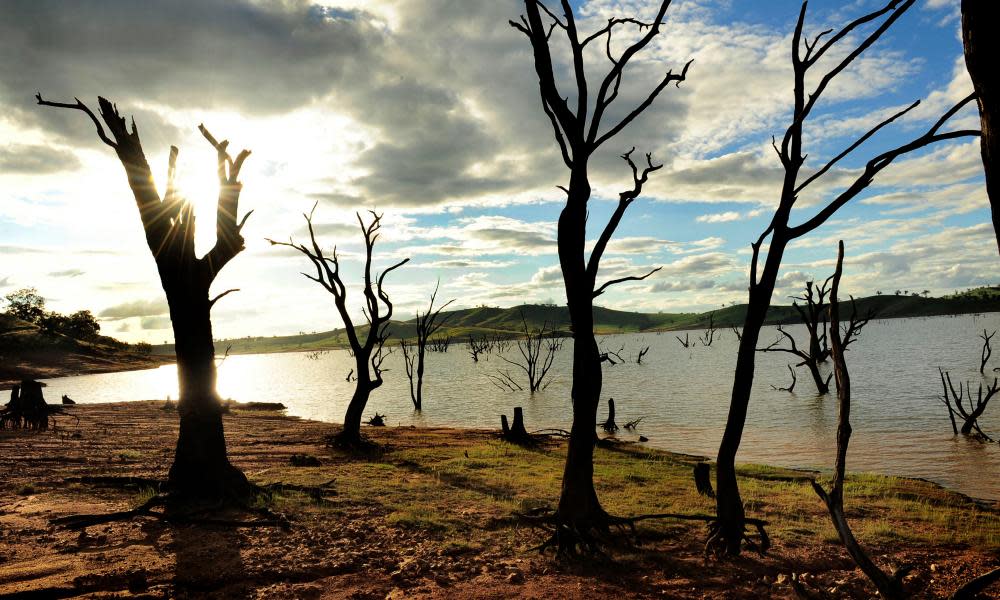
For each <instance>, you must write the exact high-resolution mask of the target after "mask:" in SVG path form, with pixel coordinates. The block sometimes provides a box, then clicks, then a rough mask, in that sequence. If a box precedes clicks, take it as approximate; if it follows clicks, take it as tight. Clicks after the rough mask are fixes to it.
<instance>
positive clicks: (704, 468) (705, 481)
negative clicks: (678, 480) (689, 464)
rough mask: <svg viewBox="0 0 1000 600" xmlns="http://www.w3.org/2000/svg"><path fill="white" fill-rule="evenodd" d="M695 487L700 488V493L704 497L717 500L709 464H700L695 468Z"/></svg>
mask: <svg viewBox="0 0 1000 600" xmlns="http://www.w3.org/2000/svg"><path fill="white" fill-rule="evenodd" d="M694 485H695V487H696V488H698V493H699V494H701V495H702V496H708V497H709V498H715V491H714V490H713V489H712V475H711V471H710V469H709V467H708V463H704V462H700V463H698V464H696V465H695V466H694Z"/></svg>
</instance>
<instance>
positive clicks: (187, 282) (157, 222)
mask: <svg viewBox="0 0 1000 600" xmlns="http://www.w3.org/2000/svg"><path fill="white" fill-rule="evenodd" d="M36 99H37V101H38V104H40V105H42V106H52V107H56V108H66V109H72V110H79V111H82V112H84V113H85V114H86V115H87V116H89V117H90V119H91V121H93V123H94V125H95V126H96V127H97V135H98V137H99V138H100V139H101V141H102V142H104V143H105V144H106V145H108V146H110V147H111V148H113V149H114V151H115V153H116V154H117V155H118V159H119V160H120V161H121V163H122V166H123V167H124V168H125V174H126V176H127V178H128V184H129V187H130V188H131V189H132V194H133V195H134V196H135V203H136V205H137V206H138V208H139V217H140V219H141V221H142V227H143V229H144V230H145V232H146V243H147V245H148V246H149V250H150V252H152V254H153V259H154V260H155V261H156V268H157V271H159V275H160V283H161V285H162V286H163V291H164V292H165V293H166V296H167V304H168V305H169V307H170V322H171V325H172V326H173V330H174V352H175V354H176V356H177V380H178V384H179V388H180V397H179V399H178V402H177V410H178V412H179V413H180V433H179V435H178V437H177V449H176V452H175V454H174V462H173V465H172V466H171V467H170V476H169V483H170V485H171V487H172V488H174V489H176V490H178V491H181V492H185V493H191V494H196V495H213V496H218V495H233V494H235V495H244V494H245V493H247V492H249V490H250V484H249V482H248V481H247V478H246V476H245V475H244V474H243V472H242V471H240V470H239V469H237V468H236V467H234V466H233V465H231V464H230V463H229V459H228V457H227V456H226V440H225V436H224V435H223V429H222V404H221V402H220V401H219V396H218V394H217V392H216V390H215V383H216V366H215V345H214V343H213V341H212V318H211V312H212V307H213V306H214V305H215V303H216V302H218V301H219V300H220V299H221V298H222V297H223V296H225V295H227V294H229V293H230V292H234V291H237V290H226V291H225V292H222V293H221V294H219V295H217V296H215V297H214V298H209V290H210V288H211V286H212V282H213V281H214V280H215V277H216V275H218V273H219V271H221V270H222V268H223V267H225V266H226V264H228V263H229V261H230V260H232V259H233V258H234V257H235V256H236V255H237V254H239V253H240V252H242V251H243V247H244V246H243V236H242V235H241V231H242V229H243V225H244V224H245V223H246V220H247V218H248V217H249V216H250V214H251V213H252V212H253V211H249V212H247V213H246V214H245V215H244V216H243V219H241V220H238V219H237V213H238V209H239V201H240V192H241V191H242V189H243V184H242V183H241V182H240V181H239V175H240V169H241V167H242V166H243V161H245V160H246V158H247V157H248V156H250V151H249V150H243V151H241V152H240V153H239V154H238V155H237V156H236V158H235V159H234V158H232V157H231V156H230V155H229V153H228V151H227V149H228V147H229V142H228V141H227V140H223V141H221V142H219V141H217V140H216V139H215V137H213V136H212V134H211V133H209V131H208V129H206V128H205V126H204V125H199V126H198V129H199V130H200V131H201V134H202V135H203V136H204V137H205V139H206V140H207V141H208V142H209V143H210V144H211V145H212V147H213V148H215V150H216V154H217V172H218V178H219V197H218V201H217V204H216V229H215V237H216V239H215V245H214V246H212V249H211V250H209V251H208V253H207V254H205V255H204V256H201V257H198V256H196V255H195V249H194V235H195V215H194V207H193V206H192V205H191V203H189V202H188V201H187V200H186V199H185V198H184V197H183V196H182V195H181V194H180V192H179V191H178V190H177V188H176V186H175V184H174V174H175V171H176V164H177V152H178V150H177V147H176V146H171V147H170V158H169V162H168V165H167V186H166V191H165V193H164V195H163V198H162V199H161V198H160V195H159V193H158V192H157V191H156V185H155V183H154V181H153V174H152V171H151V170H150V168H149V163H148V162H146V155H145V153H144V151H143V148H142V143H141V141H140V140H139V132H138V129H137V128H136V125H135V121H134V120H133V121H132V124H131V129H129V127H127V126H126V122H125V118H124V117H122V116H121V115H120V114H119V112H118V108H117V106H115V105H114V104H112V103H111V102H109V101H108V100H106V99H105V98H98V106H99V109H100V114H101V120H103V121H104V125H103V126H102V124H101V121H100V120H98V118H97V116H96V115H95V114H94V113H93V112H92V111H91V110H90V108H88V107H87V105H85V104H84V103H83V102H81V101H80V100H79V99H76V102H75V103H62V102H49V101H47V100H43V99H42V96H41V94H38V95H36ZM104 126H107V130H108V131H110V133H111V135H110V137H109V136H108V134H107V133H106V132H105V129H104Z"/></svg>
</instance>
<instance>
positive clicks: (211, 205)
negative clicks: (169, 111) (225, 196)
mask: <svg viewBox="0 0 1000 600" xmlns="http://www.w3.org/2000/svg"><path fill="white" fill-rule="evenodd" d="M191 154H196V156H189V157H188V159H187V160H182V159H180V158H179V159H178V161H177V174H176V176H175V182H176V185H177V190H178V192H179V193H180V194H181V195H182V196H183V197H184V200H185V201H186V202H189V203H190V204H191V205H193V206H194V214H195V227H196V229H195V252H196V253H197V254H198V256H201V255H203V254H204V253H205V252H208V250H209V249H210V248H211V247H212V246H213V245H214V244H215V214H216V203H217V201H218V198H219V178H218V175H217V174H216V170H215V165H216V163H215V160H214V158H215V157H214V154H210V155H208V156H207V157H206V156H205V153H201V152H191ZM183 155H184V153H183V151H182V152H181V156H183Z"/></svg>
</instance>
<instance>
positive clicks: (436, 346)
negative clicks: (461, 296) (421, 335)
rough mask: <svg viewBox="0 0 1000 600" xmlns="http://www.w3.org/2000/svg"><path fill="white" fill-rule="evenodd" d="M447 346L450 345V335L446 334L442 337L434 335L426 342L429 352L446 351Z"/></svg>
mask: <svg viewBox="0 0 1000 600" xmlns="http://www.w3.org/2000/svg"><path fill="white" fill-rule="evenodd" d="M450 302H451V301H449V304H450ZM442 308H443V307H442ZM449 346H451V336H447V335H446V336H444V337H436V338H434V339H433V340H429V342H428V344H427V348H428V349H429V350H430V351H431V352H447V351H448V347H449Z"/></svg>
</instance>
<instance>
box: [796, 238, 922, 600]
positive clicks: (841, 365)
mask: <svg viewBox="0 0 1000 600" xmlns="http://www.w3.org/2000/svg"><path fill="white" fill-rule="evenodd" d="M843 272H844V242H843V240H841V241H840V243H839V244H838V246H837V268H836V270H835V271H834V274H833V287H832V288H831V290H830V352H831V355H832V356H833V372H834V374H835V375H836V377H837V405H838V412H837V458H836V461H835V463H834V470H833V485H832V487H831V488H830V491H829V492H827V491H826V490H825V489H823V487H822V486H821V485H819V484H818V483H816V480H813V481H812V487H813V490H814V491H815V492H816V495H818V496H819V497H820V499H821V500H823V504H825V505H826V507H827V510H828V511H829V513H830V519H831V520H832V521H833V527H834V529H836V530H837V535H839V536H840V541H841V543H843V544H844V547H845V548H846V549H847V553H848V554H850V555H851V558H852V559H854V562H855V563H856V564H857V565H858V567H860V569H861V570H862V571H863V572H864V574H865V575H867V576H868V578H869V579H871V580H872V583H874V584H875V587H876V588H878V591H879V594H880V595H881V596H882V597H883V598H890V599H898V598H904V597H906V596H905V595H904V592H903V576H904V575H906V573H908V572H909V571H910V570H911V568H910V567H903V568H901V569H899V570H897V571H896V572H894V573H893V574H891V575H889V574H887V573H886V572H885V571H883V570H882V569H880V568H879V567H878V565H876V564H875V563H874V561H872V559H871V557H870V556H868V553H867V552H865V549H864V548H862V547H861V544H859V543H858V541H857V539H856V538H855V537H854V533H853V532H852V531H851V527H850V524H849V523H848V522H847V516H846V514H845V513H844V476H845V473H846V471H847V447H848V445H849V444H850V441H851V376H850V372H849V371H848V369H847V362H846V361H845V360H844V351H845V350H847V346H848V345H850V344H851V342H853V341H855V340H856V339H857V336H858V334H859V333H860V332H861V329H862V328H863V327H864V326H865V325H866V324H867V323H868V318H860V317H859V316H858V311H857V307H855V306H853V305H854V300H853V298H852V299H851V304H852V307H853V308H854V311H853V313H852V314H851V317H850V321H849V322H848V323H847V327H846V328H845V330H844V332H843V336H842V335H841V327H840V324H841V321H840V302H839V301H838V299H837V292H838V290H839V289H840V278H841V275H842V274H843ZM806 597H808V596H806Z"/></svg>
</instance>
